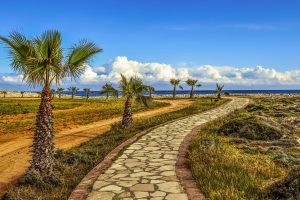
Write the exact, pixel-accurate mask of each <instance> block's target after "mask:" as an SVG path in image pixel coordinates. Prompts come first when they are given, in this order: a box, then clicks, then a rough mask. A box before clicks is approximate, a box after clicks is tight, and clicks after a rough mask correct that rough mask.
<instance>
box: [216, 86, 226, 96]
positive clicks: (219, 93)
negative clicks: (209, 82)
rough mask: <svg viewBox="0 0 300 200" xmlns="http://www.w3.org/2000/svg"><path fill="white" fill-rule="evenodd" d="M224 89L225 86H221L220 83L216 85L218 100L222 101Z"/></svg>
mask: <svg viewBox="0 0 300 200" xmlns="http://www.w3.org/2000/svg"><path fill="white" fill-rule="evenodd" d="M223 88H224V85H219V84H218V83H217V84H216V92H217V97H218V99H221V93H222V90H223Z"/></svg>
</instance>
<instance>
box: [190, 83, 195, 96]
mask: <svg viewBox="0 0 300 200" xmlns="http://www.w3.org/2000/svg"><path fill="white" fill-rule="evenodd" d="M193 97H194V86H193V85H192V89H191V93H190V98H191V99H192V98H193Z"/></svg>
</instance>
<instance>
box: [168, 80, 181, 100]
mask: <svg viewBox="0 0 300 200" xmlns="http://www.w3.org/2000/svg"><path fill="white" fill-rule="evenodd" d="M170 83H171V85H173V99H175V97H176V88H177V85H179V83H180V79H175V78H172V79H171V80H170ZM179 88H180V89H181V90H182V89H183V88H182V86H180V85H179Z"/></svg>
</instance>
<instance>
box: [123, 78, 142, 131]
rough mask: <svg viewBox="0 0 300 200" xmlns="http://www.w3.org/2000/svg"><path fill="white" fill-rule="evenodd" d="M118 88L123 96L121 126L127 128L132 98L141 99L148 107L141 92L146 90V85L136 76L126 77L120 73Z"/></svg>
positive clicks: (130, 115) (130, 122) (130, 117)
mask: <svg viewBox="0 0 300 200" xmlns="http://www.w3.org/2000/svg"><path fill="white" fill-rule="evenodd" d="M121 78H122V79H121V81H120V88H121V91H122V95H123V97H124V98H125V105H124V112H123V118H122V122H121V124H122V126H123V127H124V128H129V127H130V126H131V125H132V122H133V119H132V111H131V104H132V100H133V98H135V99H137V100H141V101H142V102H143V104H144V105H145V106H146V107H148V104H147V102H146V99H145V97H144V96H142V95H143V92H145V91H146V87H147V86H145V85H144V84H143V82H142V80H141V79H139V78H137V77H130V78H126V77H125V76H124V75H122V74H121Z"/></svg>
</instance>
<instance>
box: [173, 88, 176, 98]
mask: <svg viewBox="0 0 300 200" xmlns="http://www.w3.org/2000/svg"><path fill="white" fill-rule="evenodd" d="M175 96H176V85H174V87H173V99H175Z"/></svg>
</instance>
